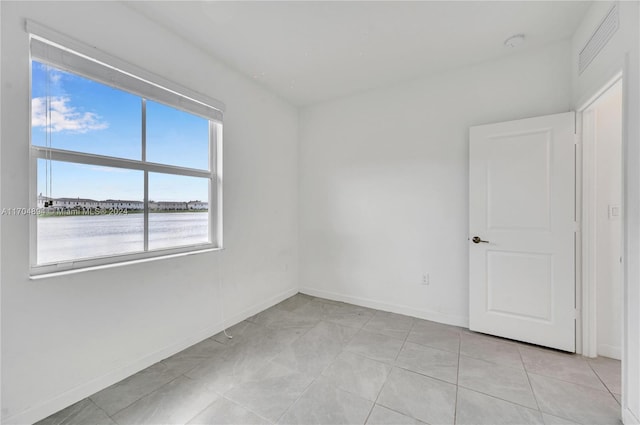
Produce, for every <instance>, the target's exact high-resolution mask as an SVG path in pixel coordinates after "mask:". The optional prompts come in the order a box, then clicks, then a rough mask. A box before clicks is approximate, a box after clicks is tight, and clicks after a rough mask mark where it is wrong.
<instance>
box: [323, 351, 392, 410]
mask: <svg viewBox="0 0 640 425" xmlns="http://www.w3.org/2000/svg"><path fill="white" fill-rule="evenodd" d="M390 371H391V366H389V365H387V364H385V363H382V362H378V361H375V360H371V359H368V358H366V357H362V356H360V355H358V354H355V353H351V352H347V351H345V352H343V353H342V354H340V355H339V356H338V357H337V358H336V359H335V360H334V361H333V363H331V364H330V365H329V367H328V368H327V369H325V371H324V372H323V373H322V376H323V377H324V378H325V380H326V381H328V382H329V383H331V384H332V385H334V386H335V387H337V388H340V389H341V390H344V391H349V392H351V393H353V394H356V395H358V396H360V397H362V398H365V399H367V400H371V401H375V400H376V398H377V397H378V394H379V393H380V390H381V389H382V386H383V385H384V382H385V381H386V380H387V376H388V375H389V372H390Z"/></svg>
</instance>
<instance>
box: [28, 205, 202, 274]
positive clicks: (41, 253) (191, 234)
mask: <svg viewBox="0 0 640 425" xmlns="http://www.w3.org/2000/svg"><path fill="white" fill-rule="evenodd" d="M143 229H144V217H143V215H142V214H124V215H95V216H90V215H77V216H62V217H38V232H37V233H38V264H47V263H55V262H60V261H69V260H78V259H86V258H93V257H101V256H106V255H116V254H128V253H133V252H141V251H143V250H144V230H143ZM208 238H209V231H208V213H207V212H182V213H155V214H149V249H150V250H154V249H161V248H168V247H176V246H184V245H192V244H198V243H206V242H207V241H208Z"/></svg>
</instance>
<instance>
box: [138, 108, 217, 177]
mask: <svg viewBox="0 0 640 425" xmlns="http://www.w3.org/2000/svg"><path fill="white" fill-rule="evenodd" d="M147 161H149V162H157V163H161V164H168V165H176V166H181V167H189V168H198V169H201V170H208V169H209V120H207V119H205V118H202V117H199V116H196V115H193V114H190V113H188V112H184V111H180V110H178V109H175V108H172V107H170V106H166V105H163V104H161V103H157V102H152V101H147Z"/></svg>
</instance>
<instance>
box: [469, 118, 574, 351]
mask: <svg viewBox="0 0 640 425" xmlns="http://www.w3.org/2000/svg"><path fill="white" fill-rule="evenodd" d="M574 122H575V121H574V113H573V112H568V113H562V114H556V115H548V116H544V117H536V118H529V119H524V120H517V121H510V122H504V123H499V124H489V125H482V126H477V127H472V128H471V129H470V134H469V139H470V146H469V150H470V162H469V194H470V195H469V205H470V212H469V231H470V232H471V234H470V236H469V293H470V299H469V328H470V329H471V330H472V331H477V332H483V333H487V334H492V335H498V336H502V337H506V338H511V339H515V340H519V341H525V342H530V343H534V344H538V345H543V346H546V347H553V348H557V349H560V350H565V351H571V352H574V351H575V279H574V273H575V267H574V261H575V257H574V247H575V242H574V238H575V229H576V224H575V208H574V206H575V201H574V199H575V141H574V128H575V124H574Z"/></svg>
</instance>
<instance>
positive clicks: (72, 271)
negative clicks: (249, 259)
mask: <svg viewBox="0 0 640 425" xmlns="http://www.w3.org/2000/svg"><path fill="white" fill-rule="evenodd" d="M223 249H224V248H222V247H214V248H204V249H198V250H192V251H185V252H179V253H174V254H164V255H157V256H153V257H148V258H140V259H135V260H124V261H119V262H117V263H109V264H100V265H95V266H86V267H81V268H80V267H79V268H75V269H68V270H61V271H52V272H43V273H38V274H35V273H34V270H33V269H32V270H31V274H30V275H29V280H41V279H49V278H54V277H59V276H68V275H72V274H77V273H85V272H89V271H96V270H107V269H112V268H117V267H123V266H129V265H133V264H140V263H148V262H153V261H162V260H166V259H170V258H178V257H186V256H189V255H197V254H205V253H209V252H216V251H222V250H223Z"/></svg>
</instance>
